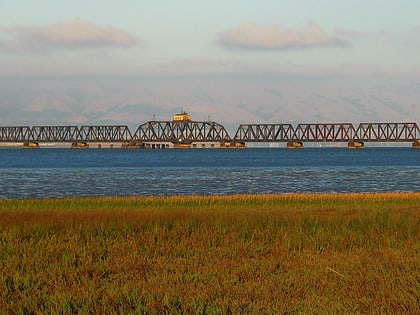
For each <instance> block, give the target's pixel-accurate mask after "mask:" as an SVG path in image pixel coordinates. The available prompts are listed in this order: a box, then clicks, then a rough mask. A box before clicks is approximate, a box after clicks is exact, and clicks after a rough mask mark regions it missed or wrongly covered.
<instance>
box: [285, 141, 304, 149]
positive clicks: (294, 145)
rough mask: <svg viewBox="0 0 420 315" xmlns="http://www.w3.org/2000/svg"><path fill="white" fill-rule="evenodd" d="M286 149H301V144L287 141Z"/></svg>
mask: <svg viewBox="0 0 420 315" xmlns="http://www.w3.org/2000/svg"><path fill="white" fill-rule="evenodd" d="M287 148H288V149H303V142H301V141H289V142H287Z"/></svg>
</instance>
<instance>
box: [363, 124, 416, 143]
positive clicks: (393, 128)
mask: <svg viewBox="0 0 420 315" xmlns="http://www.w3.org/2000/svg"><path fill="white" fill-rule="evenodd" d="M419 138H420V130H419V127H418V125H417V124H416V123H361V124H360V125H359V127H358V128H357V130H356V135H355V139H357V140H360V141H367V142H407V141H414V140H417V139H419Z"/></svg>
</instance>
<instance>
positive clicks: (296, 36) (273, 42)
mask: <svg viewBox="0 0 420 315" xmlns="http://www.w3.org/2000/svg"><path fill="white" fill-rule="evenodd" d="M219 42H220V43H221V44H223V45H225V46H232V47H240V48H250V49H288V48H310V47H322V46H346V45H347V43H346V42H344V41H343V40H341V39H339V38H334V37H330V36H328V35H327V34H326V33H325V32H324V31H323V30H322V29H321V28H320V27H319V26H318V24H316V23H315V22H312V21H309V22H307V23H306V24H305V25H304V27H302V28H301V29H289V28H287V27H284V26H281V25H272V26H262V25H257V24H253V23H246V24H242V25H239V27H238V28H236V29H234V30H228V31H225V32H223V33H222V34H220V36H219Z"/></svg>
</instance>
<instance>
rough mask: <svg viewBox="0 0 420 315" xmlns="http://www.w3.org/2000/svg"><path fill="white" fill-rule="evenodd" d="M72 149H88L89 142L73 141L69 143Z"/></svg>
mask: <svg viewBox="0 0 420 315" xmlns="http://www.w3.org/2000/svg"><path fill="white" fill-rule="evenodd" d="M71 148H72V149H88V148H89V144H88V143H87V142H85V141H75V142H72V144H71Z"/></svg>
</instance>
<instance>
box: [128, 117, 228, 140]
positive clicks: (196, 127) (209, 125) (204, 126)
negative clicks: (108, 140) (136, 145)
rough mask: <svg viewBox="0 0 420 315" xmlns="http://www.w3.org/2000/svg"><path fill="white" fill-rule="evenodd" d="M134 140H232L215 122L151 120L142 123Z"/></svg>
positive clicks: (223, 128)
mask: <svg viewBox="0 0 420 315" xmlns="http://www.w3.org/2000/svg"><path fill="white" fill-rule="evenodd" d="M133 140H134V141H143V142H173V143H179V142H221V141H230V136H229V134H228V132H227V131H226V129H225V127H223V126H222V125H220V124H218V123H215V122H200V121H149V122H147V123H144V124H142V125H140V126H139V127H138V128H137V130H136V132H135V133H134V135H133Z"/></svg>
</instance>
